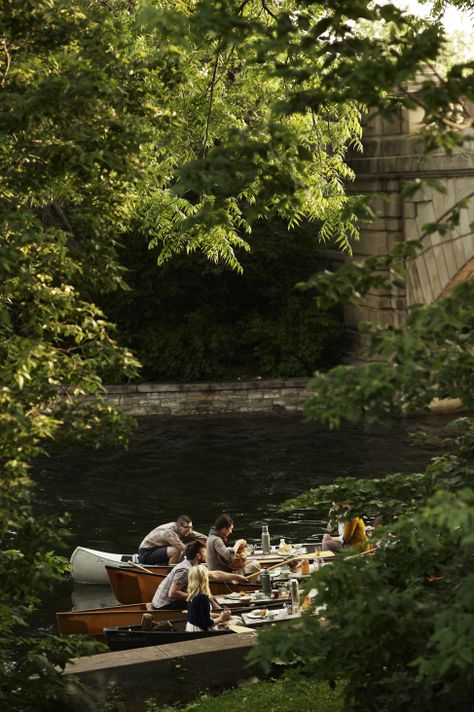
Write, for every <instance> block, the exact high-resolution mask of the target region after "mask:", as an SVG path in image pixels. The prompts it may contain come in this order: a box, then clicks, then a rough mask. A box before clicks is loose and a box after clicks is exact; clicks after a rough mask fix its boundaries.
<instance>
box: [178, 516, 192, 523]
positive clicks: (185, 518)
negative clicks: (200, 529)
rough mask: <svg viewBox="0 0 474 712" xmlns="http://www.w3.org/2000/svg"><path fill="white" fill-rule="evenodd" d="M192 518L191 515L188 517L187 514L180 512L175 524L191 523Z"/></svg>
mask: <svg viewBox="0 0 474 712" xmlns="http://www.w3.org/2000/svg"><path fill="white" fill-rule="evenodd" d="M191 522H192V519H191V517H188V515H187V514H180V515H179V517H178V519H177V520H176V524H191Z"/></svg>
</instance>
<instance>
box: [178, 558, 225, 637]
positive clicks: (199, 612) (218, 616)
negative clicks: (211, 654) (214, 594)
mask: <svg viewBox="0 0 474 712" xmlns="http://www.w3.org/2000/svg"><path fill="white" fill-rule="evenodd" d="M186 600H187V604H188V622H187V623H186V631H187V632H188V633H194V632H196V631H203V632H204V631H207V630H210V629H211V628H212V626H213V625H214V624H215V623H223V622H224V621H228V620H229V618H230V611H229V610H227V609H224V610H223V611H222V613H211V591H210V589H209V574H208V571H207V568H206V567H205V566H203V564H198V565H197V566H192V567H191V568H190V569H189V574H188V597H187V599H186Z"/></svg>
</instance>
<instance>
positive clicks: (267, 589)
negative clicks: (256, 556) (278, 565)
mask: <svg viewBox="0 0 474 712" xmlns="http://www.w3.org/2000/svg"><path fill="white" fill-rule="evenodd" d="M261 578H262V593H264V594H265V596H268V598H270V596H271V595H272V583H271V580H270V572H269V571H268V569H263V570H262V573H261Z"/></svg>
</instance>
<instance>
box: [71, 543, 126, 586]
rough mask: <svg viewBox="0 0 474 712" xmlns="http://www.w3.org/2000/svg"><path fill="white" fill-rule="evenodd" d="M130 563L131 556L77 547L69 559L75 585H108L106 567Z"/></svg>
mask: <svg viewBox="0 0 474 712" xmlns="http://www.w3.org/2000/svg"><path fill="white" fill-rule="evenodd" d="M131 561H132V554H111V553H109V552H107V551H96V549H86V548H85V547H84V546H77V547H76V548H75V549H74V551H73V553H72V556H71V558H70V562H71V574H72V577H73V579H74V581H76V582H77V583H98V584H103V585H108V583H109V578H108V576H107V570H106V568H105V567H106V566H117V565H122V566H123V565H124V564H126V563H127V562H131Z"/></svg>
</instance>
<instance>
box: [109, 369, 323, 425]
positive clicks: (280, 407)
mask: <svg viewBox="0 0 474 712" xmlns="http://www.w3.org/2000/svg"><path fill="white" fill-rule="evenodd" d="M309 381H310V379H309V378H284V379H253V380H245V381H223V382H217V381H214V382H207V383H140V384H138V385H126V386H108V387H107V400H108V401H109V402H110V403H112V404H113V405H117V406H119V407H120V408H121V409H122V410H123V411H124V412H125V413H127V414H129V415H135V416H147V415H159V416H166V417H173V416H177V417H188V416H199V415H202V416H210V415H226V414H229V415H236V414H241V413H247V414H262V415H272V414H273V415H278V414H288V413H300V412H301V411H302V409H303V404H304V402H305V400H307V398H308V397H309V395H310V393H309V391H308V383H309Z"/></svg>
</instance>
